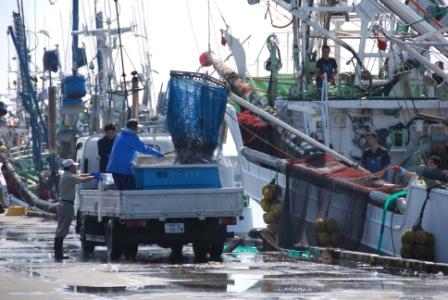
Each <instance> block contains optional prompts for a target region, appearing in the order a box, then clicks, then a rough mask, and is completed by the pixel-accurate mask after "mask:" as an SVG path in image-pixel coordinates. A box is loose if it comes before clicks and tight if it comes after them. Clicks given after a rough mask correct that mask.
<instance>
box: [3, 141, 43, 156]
mask: <svg viewBox="0 0 448 300" xmlns="http://www.w3.org/2000/svg"><path fill="white" fill-rule="evenodd" d="M46 148H47V145H46V144H42V149H46ZM44 152H45V150H44ZM33 154H34V153H33V149H32V148H31V147H30V146H28V145H23V146H17V147H12V148H10V149H9V156H10V157H11V159H16V158H19V157H24V156H31V155H33Z"/></svg>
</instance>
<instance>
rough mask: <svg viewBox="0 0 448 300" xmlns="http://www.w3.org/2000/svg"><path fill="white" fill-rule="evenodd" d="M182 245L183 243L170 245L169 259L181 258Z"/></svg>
mask: <svg viewBox="0 0 448 300" xmlns="http://www.w3.org/2000/svg"><path fill="white" fill-rule="evenodd" d="M183 247H184V245H183V244H175V245H173V246H171V247H170V248H171V254H170V259H171V260H181V259H182V249H183Z"/></svg>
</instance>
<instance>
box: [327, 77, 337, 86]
mask: <svg viewBox="0 0 448 300" xmlns="http://www.w3.org/2000/svg"><path fill="white" fill-rule="evenodd" d="M328 82H329V83H330V84H331V85H333V84H334V83H335V80H334V76H333V75H331V76H330V78H328Z"/></svg>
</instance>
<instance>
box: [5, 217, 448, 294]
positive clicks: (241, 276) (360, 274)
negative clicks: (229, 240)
mask: <svg viewBox="0 0 448 300" xmlns="http://www.w3.org/2000/svg"><path fill="white" fill-rule="evenodd" d="M55 227H56V223H55V222H54V221H52V220H46V219H40V218H30V217H6V216H3V215H0V299H32V298H34V299H164V300H168V299H181V298H182V299H185V300H188V299H448V279H447V278H446V277H445V276H443V275H440V274H439V275H420V276H419V275H417V276H412V277H411V276H407V277H403V276H393V275H386V274H380V273H377V272H375V271H374V270H360V269H351V268H345V267H341V266H332V265H322V264H315V263H309V262H303V261H298V260H295V259H292V258H288V257H284V256H282V255H279V254H276V253H265V254H260V253H246V252H244V253H243V252H237V253H233V254H225V255H224V256H223V260H224V262H223V263H202V264H198V263H194V257H193V252H192V249H191V247H186V248H184V258H183V261H182V262H181V263H172V262H170V261H169V254H170V252H169V250H166V249H163V248H159V247H157V246H143V247H140V248H139V254H138V256H137V261H136V262H128V261H125V260H121V261H118V262H116V263H113V264H108V262H107V260H106V249H105V248H104V247H97V249H96V250H95V254H94V255H93V256H92V257H89V258H84V257H82V255H81V250H80V243H79V240H78V238H77V236H76V235H75V234H74V233H73V232H71V234H70V235H69V237H68V238H67V239H66V242H65V253H66V254H68V255H69V256H70V259H67V260H64V262H63V263H55V262H54V261H53V257H52V243H53V233H54V230H55Z"/></svg>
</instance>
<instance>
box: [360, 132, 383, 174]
mask: <svg viewBox="0 0 448 300" xmlns="http://www.w3.org/2000/svg"><path fill="white" fill-rule="evenodd" d="M367 143H368V144H369V147H368V148H367V149H366V150H364V152H363V154H362V160H361V162H362V165H363V166H364V167H365V168H366V169H367V170H369V171H370V172H372V173H374V174H377V176H379V177H385V176H384V175H386V174H385V173H386V169H387V166H388V165H389V164H390V156H389V151H387V149H386V148H384V147H382V146H381V145H380V144H379V143H378V136H377V135H376V133H374V132H370V133H369V134H368V135H367Z"/></svg>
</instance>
